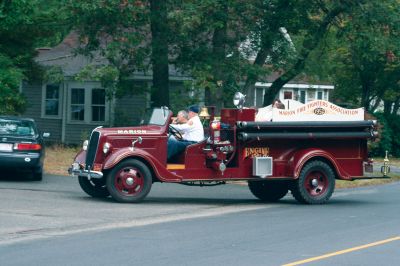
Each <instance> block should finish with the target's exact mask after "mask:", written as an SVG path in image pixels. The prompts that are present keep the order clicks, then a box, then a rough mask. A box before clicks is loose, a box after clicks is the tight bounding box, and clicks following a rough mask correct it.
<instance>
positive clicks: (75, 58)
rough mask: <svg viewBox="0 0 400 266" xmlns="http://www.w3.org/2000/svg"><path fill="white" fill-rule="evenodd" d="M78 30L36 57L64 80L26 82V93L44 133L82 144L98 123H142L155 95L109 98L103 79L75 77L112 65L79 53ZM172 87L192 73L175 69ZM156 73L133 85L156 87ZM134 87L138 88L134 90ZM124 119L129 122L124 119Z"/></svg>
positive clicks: (29, 111) (138, 77)
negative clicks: (88, 69)
mask: <svg viewBox="0 0 400 266" xmlns="http://www.w3.org/2000/svg"><path fill="white" fill-rule="evenodd" d="M78 37H79V36H78V34H77V33H71V34H69V35H68V36H67V37H66V38H65V39H64V40H63V42H62V43H60V44H59V45H57V46H56V47H54V48H45V49H39V55H38V56H37V58H36V61H37V62H38V63H39V64H41V65H42V66H45V67H46V66H47V67H58V68H59V69H60V70H61V73H60V74H61V75H62V76H63V77H62V79H60V81H59V82H49V81H47V82H46V81H39V82H34V83H32V82H31V83H30V82H23V84H22V86H21V92H22V93H23V94H24V95H25V97H26V98H27V100H28V106H27V109H26V112H25V114H24V115H25V116H29V117H31V118H34V119H35V120H36V121H37V124H38V127H39V128H40V129H41V130H42V131H46V132H50V133H51V136H50V139H49V140H50V141H52V142H58V143H64V144H80V143H82V141H83V140H85V139H87V138H88V136H89V134H90V132H91V131H92V130H93V129H94V128H95V127H98V126H109V125H110V124H113V125H116V124H117V125H118V124H124V125H128V124H129V125H133V124H137V122H138V120H139V119H140V118H141V117H142V114H143V113H144V112H145V110H146V109H147V108H149V107H150V106H149V105H150V94H149V93H146V92H145V93H141V94H133V93H131V94H128V95H124V96H123V97H122V98H117V99H114V100H111V101H110V100H108V99H107V97H106V91H105V88H102V86H101V84H100V82H98V81H94V80H87V81H84V82H79V81H77V80H76V79H75V78H74V77H75V75H76V74H77V73H79V72H80V71H81V69H82V68H83V67H85V66H87V65H88V64H93V65H96V64H98V65H101V64H106V63H107V62H106V60H105V59H104V58H101V57H98V58H94V59H90V58H88V57H85V56H83V55H76V54H75V53H74V49H75V48H76V47H77V45H78V43H79V42H78ZM169 75H170V89H171V90H173V89H177V88H180V87H182V86H183V82H184V81H185V80H190V77H188V76H185V75H183V74H182V73H180V72H178V71H177V70H176V69H174V68H173V67H170V73H169ZM151 82H152V73H151V71H150V72H149V73H144V72H135V73H134V75H133V76H132V83H131V84H130V85H129V86H132V88H135V87H140V88H142V91H143V90H144V91H145V89H146V88H150V86H151ZM132 91H135V90H134V89H132ZM121 121H123V123H119V122H121Z"/></svg>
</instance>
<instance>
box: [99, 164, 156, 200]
mask: <svg viewBox="0 0 400 266" xmlns="http://www.w3.org/2000/svg"><path fill="white" fill-rule="evenodd" d="M152 182H153V180H152V175H151V172H150V170H149V168H148V167H147V166H146V165H145V164H144V163H142V162H141V161H138V160H135V159H128V160H125V161H122V162H121V163H119V164H117V165H116V166H115V167H114V168H113V169H112V170H111V171H110V172H109V174H108V176H107V180H106V184H107V189H108V191H109V192H110V194H111V196H112V197H113V199H115V200H116V201H118V202H127V203H133V202H140V201H142V200H143V199H144V198H145V197H146V196H147V194H149V192H150V189H151V185H152Z"/></svg>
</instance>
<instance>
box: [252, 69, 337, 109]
mask: <svg viewBox="0 0 400 266" xmlns="http://www.w3.org/2000/svg"><path fill="white" fill-rule="evenodd" d="M279 75H280V73H277V72H275V73H272V74H271V75H269V76H267V77H266V81H267V82H256V84H255V86H254V87H253V88H252V89H251V91H249V92H247V93H248V94H247V99H246V102H247V105H249V106H256V107H262V106H264V105H263V101H264V94H265V92H266V90H268V88H269V87H271V85H272V82H273V81H274V80H276V79H277V78H278V77H279ZM334 88H335V87H334V86H333V85H331V84H326V83H324V82H311V81H309V80H307V78H306V77H300V78H295V79H293V80H291V81H290V82H288V83H286V84H285V85H284V86H283V88H282V89H281V90H280V91H279V94H278V95H277V97H276V98H278V99H280V100H281V101H282V102H283V100H296V101H299V102H302V103H306V102H310V101H313V100H326V101H329V99H330V94H331V92H332V90H333V89H334Z"/></svg>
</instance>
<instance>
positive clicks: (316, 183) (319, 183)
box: [292, 160, 335, 204]
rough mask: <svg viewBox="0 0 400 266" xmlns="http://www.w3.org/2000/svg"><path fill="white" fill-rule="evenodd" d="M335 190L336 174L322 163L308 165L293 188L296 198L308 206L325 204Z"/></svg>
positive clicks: (313, 162)
mask: <svg viewBox="0 0 400 266" xmlns="http://www.w3.org/2000/svg"><path fill="white" fill-rule="evenodd" d="M334 189H335V173H334V172H333V170H332V168H331V167H330V166H329V165H328V164H326V163H325V162H322V161H319V160H317V161H311V162H309V163H307V164H306V165H305V166H304V167H303V169H302V170H301V172H300V175H299V178H298V179H297V180H295V182H294V183H293V187H292V194H293V196H294V198H295V199H296V200H297V201H299V202H301V203H306V204H323V203H326V202H327V201H328V200H329V198H330V197H331V196H332V193H333V191H334Z"/></svg>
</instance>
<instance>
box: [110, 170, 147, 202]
mask: <svg viewBox="0 0 400 266" xmlns="http://www.w3.org/2000/svg"><path fill="white" fill-rule="evenodd" d="M143 183H144V178H143V174H142V173H141V172H140V171H139V170H138V169H137V168H134V167H125V168H123V169H121V170H119V171H118V173H117V174H116V175H115V178H114V185H115V188H116V189H117V190H118V191H119V192H120V193H121V194H124V195H126V196H135V195H136V194H138V193H140V192H141V191H142V190H143Z"/></svg>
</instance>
